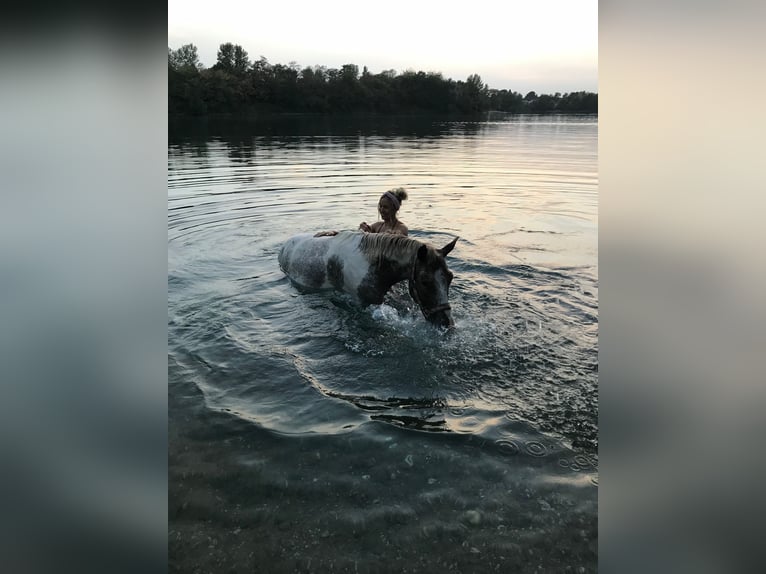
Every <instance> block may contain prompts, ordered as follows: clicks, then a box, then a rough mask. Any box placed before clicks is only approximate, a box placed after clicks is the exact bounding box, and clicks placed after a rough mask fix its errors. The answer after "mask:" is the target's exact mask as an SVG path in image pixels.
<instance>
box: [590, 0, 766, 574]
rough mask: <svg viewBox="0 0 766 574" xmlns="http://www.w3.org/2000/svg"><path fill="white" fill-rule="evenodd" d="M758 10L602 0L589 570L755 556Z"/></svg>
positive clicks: (765, 198)
mask: <svg viewBox="0 0 766 574" xmlns="http://www.w3.org/2000/svg"><path fill="white" fill-rule="evenodd" d="M765 16H766V10H765V9H764V6H763V3H755V2H741V1H740V2H734V3H726V4H720V3H699V2H681V3H678V2H676V3H670V4H668V3H666V2H649V3H627V2H614V1H604V2H600V4H599V74H600V82H599V96H600V97H599V104H600V110H599V111H600V118H599V129H600V131H599V177H600V203H599V254H600V259H599V263H600V297H601V298H600V313H599V315H600V342H599V349H600V356H599V362H600V394H599V412H600V421H599V422H600V426H599V431H600V465H601V466H600V473H601V481H600V487H599V488H600V500H599V550H600V566H601V570H602V571H604V572H623V573H625V572H674V573H679V572H696V573H700V572H721V573H724V572H735V571H736V572H739V571H750V569H751V568H753V567H754V566H755V565H756V564H758V562H756V558H757V557H758V555H759V554H760V553H762V552H763V550H762V544H761V541H760V538H761V534H760V533H761V532H762V516H763V514H764V510H766V504H764V496H763V494H762V489H761V485H762V484H763V480H764V475H765V474H766V472H765V469H766V464H764V454H763V453H764V449H763V446H762V437H763V436H764V431H766V417H764V416H763V412H764V407H765V406H766V392H765V390H766V389H765V386H764V383H763V381H764V380H766V376H764V368H763V364H764V362H763V353H764V349H766V344H765V343H766V337H765V336H764V325H766V321H765V319H766V316H765V315H766V314H765V313H764V309H765V305H764V297H763V294H764V293H765V292H766V289H765V288H764V287H765V283H764V279H765V278H766V267H765V265H766V263H765V262H766V257H764V254H763V250H764V247H766V241H764V239H765V238H766V234H765V232H764V229H766V226H764V224H763V222H762V221H761V220H762V219H763V217H764V214H766V186H765V185H764V176H763V168H764V161H765V160H766V152H765V150H766V147H764V143H763V134H764V133H766V129H765V128H766V123H765V122H764V117H765V115H764V114H765V113H766V112H765V111H764V107H763V106H762V104H761V101H760V100H761V95H762V94H763V92H764V88H765V87H766V85H765V84H766V74H764V70H765V69H766V49H764V41H763V34H762V31H763V27H764V23H766V18H765ZM759 525H760V526H759ZM761 562H762V561H761Z"/></svg>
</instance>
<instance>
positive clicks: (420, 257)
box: [409, 237, 458, 327]
mask: <svg viewBox="0 0 766 574" xmlns="http://www.w3.org/2000/svg"><path fill="white" fill-rule="evenodd" d="M457 240H458V238H457V237H455V239H453V240H452V241H450V242H449V243H448V244H447V245H445V246H444V247H442V248H441V249H436V248H434V247H432V246H430V245H421V246H420V247H419V248H418V250H417V252H416V254H415V257H414V258H413V264H412V274H411V276H410V285H409V286H410V296H411V297H412V299H413V300H414V301H415V303H417V304H418V306H419V307H420V310H421V311H422V312H423V316H424V317H425V318H426V321H428V322H429V323H432V324H434V325H436V326H438V327H454V325H455V322H454V321H453V320H452V308H451V307H450V304H449V286H450V283H452V272H451V271H450V270H449V269H448V268H447V262H446V261H445V258H446V257H447V254H448V253H449V252H450V251H452V249H453V248H454V247H455V243H457Z"/></svg>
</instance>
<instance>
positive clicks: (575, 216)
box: [168, 116, 598, 572]
mask: <svg viewBox="0 0 766 574" xmlns="http://www.w3.org/2000/svg"><path fill="white" fill-rule="evenodd" d="M490 120H491V121H490ZM170 126H171V130H170V137H169V147H168V321H169V326H168V361H169V384H170V389H169V405H170V406H169V408H170V420H169V424H170V428H169V437H170V456H169V500H170V507H169V530H170V532H169V558H170V565H171V570H173V571H196V570H197V569H199V571H204V572H207V571H214V572H215V571H217V572H224V571H225V572H229V571H236V572H252V571H263V572H312V571H313V572H405V571H406V572H445V571H454V572H495V571H499V572H536V571H540V572H559V571H560V572H585V571H588V572H590V571H595V569H596V564H597V500H598V454H597V448H598V428H597V423H598V261H597V255H598V254H597V248H598V220H597V187H598V174H597V128H598V124H597V118H595V117H593V116H506V117H492V118H487V119H486V121H476V120H472V121H455V120H444V119H438V118H411V117H410V118H336V119H330V118H310V117H301V116H285V117H281V118H273V119H270V120H264V121H258V122H252V121H251V122H245V121H234V120H229V121H226V122H219V123H214V122H212V121H211V122H205V121H200V122H198V123H196V124H194V123H192V124H180V123H174V122H172V121H171V124H170ZM398 186H403V187H405V188H406V189H407V190H408V192H409V199H408V200H407V201H405V202H404V203H403V204H402V208H401V211H400V212H399V217H400V219H401V220H403V221H404V222H405V223H406V224H407V225H408V226H409V229H410V236H411V237H414V238H416V239H420V240H424V241H428V242H431V243H434V244H435V245H437V246H441V245H444V244H446V243H447V242H448V241H450V240H451V239H452V238H453V237H455V236H459V238H460V239H459V240H458V242H457V245H456V247H455V249H454V250H453V251H452V253H451V254H450V255H449V257H448V263H449V266H450V269H451V270H452V271H453V272H454V275H455V279H454V281H453V283H452V286H451V290H450V302H451V304H452V309H453V317H454V319H455V321H456V324H457V329H456V331H455V333H454V334H453V335H452V336H449V337H448V336H444V334H442V333H441V332H440V331H438V330H436V329H434V328H432V327H431V326H429V325H428V324H426V322H425V320H424V319H423V317H422V315H421V314H420V312H419V311H418V310H417V308H414V307H413V304H412V301H411V300H410V299H409V296H408V294H407V289H406V285H401V284H400V285H398V286H395V287H394V289H393V290H392V291H391V292H390V293H389V295H388V297H387V299H386V301H385V302H384V303H383V304H382V305H379V306H376V305H373V306H370V307H367V308H362V307H359V306H358V305H356V304H355V303H354V302H353V301H352V300H350V299H349V298H348V297H347V296H345V295H342V294H339V293H334V292H322V293H306V292H301V291H300V290H298V289H297V288H296V287H295V286H294V285H293V284H291V282H290V281H289V280H288V279H287V277H286V276H285V275H284V274H283V273H282V271H281V270H280V269H279V265H278V262H277V253H278V251H279V248H280V246H281V244H282V243H283V242H284V241H285V240H286V239H287V238H288V237H290V236H291V235H293V234H294V233H299V232H315V231H322V230H330V229H337V230H341V229H356V228H357V227H358V225H359V223H360V222H361V221H367V222H368V223H371V222H373V221H376V220H377V219H378V216H377V213H376V211H377V209H376V208H377V202H378V198H379V196H380V194H381V193H382V192H383V191H385V190H387V189H389V188H392V187H398Z"/></svg>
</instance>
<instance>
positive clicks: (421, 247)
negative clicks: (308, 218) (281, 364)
mask: <svg viewBox="0 0 766 574" xmlns="http://www.w3.org/2000/svg"><path fill="white" fill-rule="evenodd" d="M457 240H458V238H457V237H455V239H453V240H452V241H450V242H449V243H448V244H447V245H445V246H444V247H442V248H440V249H437V248H436V247H434V246H433V245H431V244H429V243H425V242H422V241H418V240H417V239H412V238H410V237H405V236H403V235H392V234H388V233H362V232H357V231H342V232H340V233H338V234H337V235H331V236H320V237H317V236H314V235H312V234H310V233H300V234H298V235H294V236H293V237H291V238H290V239H288V240H287V241H286V242H285V243H284V244H283V245H282V248H281V249H280V251H279V266H280V268H281V269H282V271H283V272H284V273H285V274H286V275H287V276H288V277H289V278H290V279H291V280H292V281H293V282H294V283H296V284H298V285H300V286H302V287H306V288H309V289H329V288H334V289H336V290H338V291H343V292H345V293H349V294H351V295H352V296H354V297H355V298H356V299H357V300H358V301H359V302H360V303H361V304H362V305H371V304H375V305H380V304H381V303H382V302H383V298H384V297H385V295H386V293H387V292H388V290H389V289H390V288H391V287H392V286H393V285H394V284H395V283H399V282H400V281H404V280H407V281H409V292H410V296H411V297H412V299H413V300H414V301H415V303H416V304H417V305H418V307H420V310H421V312H422V313H423V316H424V317H425V319H426V320H427V321H428V322H429V323H431V324H433V325H436V326H438V327H450V328H451V327H454V324H455V323H454V321H453V320H452V307H450V304H449V286H450V283H451V282H452V277H453V274H452V272H451V271H450V270H449V269H448V268H447V263H446V262H445V257H447V254H448V253H449V252H450V251H452V249H453V248H454V247H455V243H457Z"/></svg>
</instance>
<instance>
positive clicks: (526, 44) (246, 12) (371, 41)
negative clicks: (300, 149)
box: [168, 0, 598, 94]
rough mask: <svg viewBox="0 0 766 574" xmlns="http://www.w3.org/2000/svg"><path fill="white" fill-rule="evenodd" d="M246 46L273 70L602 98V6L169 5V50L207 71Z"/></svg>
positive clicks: (592, 0) (334, 1) (235, 1)
mask: <svg viewBox="0 0 766 574" xmlns="http://www.w3.org/2000/svg"><path fill="white" fill-rule="evenodd" d="M225 42H232V43H233V44H240V45H241V46H242V47H243V48H244V49H245V50H246V51H247V52H248V55H249V56H250V59H251V60H257V59H258V58H260V57H261V56H264V57H266V58H267V59H268V60H269V62H271V63H272V64H285V65H286V64H289V63H290V62H293V61H294V62H297V63H298V64H299V65H300V66H301V68H304V67H306V66H315V65H321V66H327V67H328V68H340V67H341V66H342V65H343V64H356V65H357V66H359V69H360V70H361V69H362V68H363V66H367V68H368V69H369V71H370V72H371V73H373V74H377V73H379V72H382V71H383V70H390V69H394V70H396V71H397V72H398V73H401V72H403V71H405V70H408V69H411V70H415V71H424V72H441V73H442V74H443V75H444V77H445V78H452V79H453V80H465V79H466V78H467V77H468V76H469V75H470V74H479V75H480V76H481V78H482V80H483V81H484V82H485V83H486V84H488V85H489V87H491V88H497V89H503V88H505V89H509V90H514V91H516V92H520V93H523V94H525V93H527V92H528V91H530V90H534V91H536V92H537V93H538V94H542V93H550V94H553V93H555V92H561V93H566V92H575V91H581V90H585V91H589V92H597V91H598V1H597V0H547V1H546V2H534V1H532V0H471V1H463V2H453V1H451V0H441V1H432V0H388V1H387V2H375V3H370V2H367V3H365V2H360V1H359V0H323V1H321V2H319V1H317V0H313V1H310V0H309V1H305V0H283V1H281V2H253V1H252V0H250V1H245V0H219V1H216V2H212V1H209V0H207V1H202V0H168V46H169V47H170V48H172V49H177V48H180V47H181V46H182V45H184V44H189V43H191V44H194V45H195V46H197V52H198V54H199V57H200V60H201V61H202V63H203V64H204V66H205V67H210V66H212V65H213V64H215V62H216V54H217V52H218V46H219V45H220V44H223V43H225Z"/></svg>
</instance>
